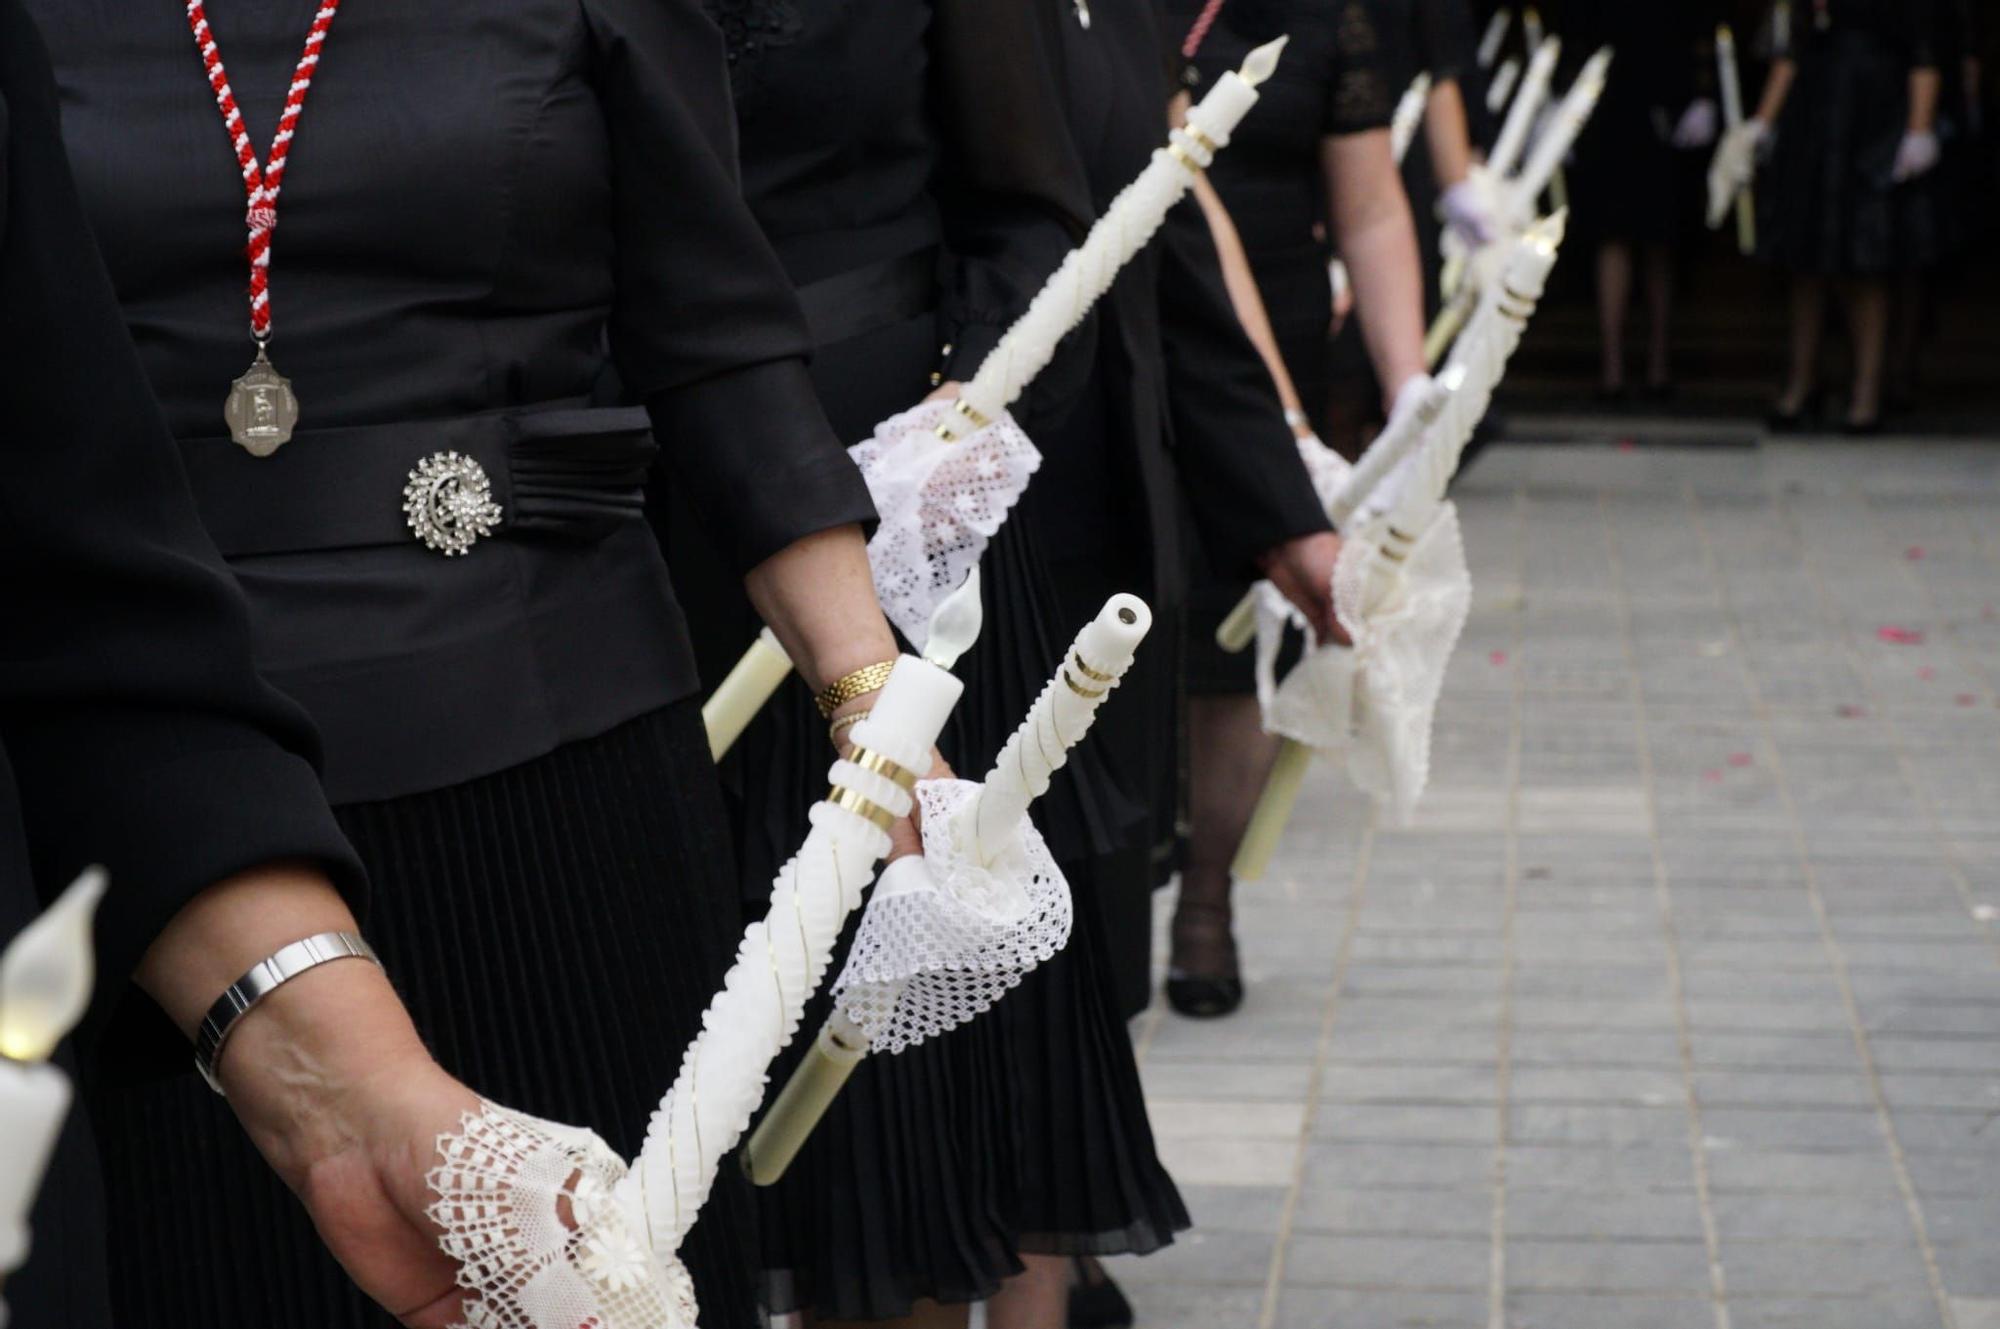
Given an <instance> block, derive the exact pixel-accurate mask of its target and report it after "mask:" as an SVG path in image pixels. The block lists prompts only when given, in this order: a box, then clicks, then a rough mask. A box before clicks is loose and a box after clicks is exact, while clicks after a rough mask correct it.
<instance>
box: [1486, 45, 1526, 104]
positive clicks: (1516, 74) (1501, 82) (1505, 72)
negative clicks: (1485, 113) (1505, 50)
mask: <svg viewBox="0 0 2000 1329" xmlns="http://www.w3.org/2000/svg"><path fill="white" fill-rule="evenodd" d="M1520 77H1521V62H1520V61H1519V60H1516V59H1515V58H1514V57H1513V56H1511V55H1510V56H1508V57H1507V58H1506V59H1505V60H1504V61H1502V62H1501V65H1500V68H1499V69H1498V70H1496V71H1495V72H1494V75H1493V82H1492V83H1491V84H1490V85H1489V86H1488V87H1487V89H1486V109H1487V110H1489V111H1494V112H1497V111H1499V109H1500V108H1501V107H1503V106H1505V105H1506V104H1507V99H1508V98H1509V97H1511V96H1513V95H1514V83H1515V81H1516V80H1518V79H1519V78H1520Z"/></svg>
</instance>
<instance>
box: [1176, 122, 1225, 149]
mask: <svg viewBox="0 0 2000 1329" xmlns="http://www.w3.org/2000/svg"><path fill="white" fill-rule="evenodd" d="M1181 132H1182V133H1183V134H1186V135H1187V136H1188V137H1189V138H1191V139H1193V140H1194V141H1195V142H1196V143H1199V144H1200V145H1201V150H1202V151H1203V152H1205V153H1207V154H1208V155H1209V156H1211V157H1213V156H1214V155H1215V154H1216V153H1218V152H1221V151H1222V147H1221V145H1220V144H1218V143H1217V142H1216V141H1215V140H1214V139H1212V138H1210V137H1209V136H1208V135H1206V134H1204V133H1202V132H1201V127H1200V126H1199V125H1191V124H1184V125H1182V126H1181Z"/></svg>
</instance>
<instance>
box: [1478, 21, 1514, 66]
mask: <svg viewBox="0 0 2000 1329" xmlns="http://www.w3.org/2000/svg"><path fill="white" fill-rule="evenodd" d="M1513 21H1514V11H1513V10H1511V9H1496V10H1494V11H1493V17H1492V18H1490V19H1488V20H1486V31H1485V32H1484V33H1482V34H1481V35H1480V38H1479V67H1480V68H1481V69H1491V68H1493V62H1494V61H1495V60H1498V59H1499V58H1500V43H1502V42H1504V41H1506V40H1507V25H1508V24H1510V23H1512V22H1513Z"/></svg>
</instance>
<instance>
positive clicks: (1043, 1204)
mask: <svg viewBox="0 0 2000 1329" xmlns="http://www.w3.org/2000/svg"><path fill="white" fill-rule="evenodd" d="M980 571H981V584H982V588H983V593H984V605H985V614H986V620H985V626H984V629H983V630H982V632H981V634H980V641H979V645H978V646H977V647H975V648H974V650H973V651H972V652H971V653H969V655H968V656H967V658H966V659H965V660H964V661H962V662H961V664H960V667H959V672H960V674H961V676H962V677H964V679H965V681H966V692H965V698H964V700H963V702H961V703H960V706H959V708H958V710H957V712H956V713H955V714H954V715H953V717H952V721H951V724H950V726H949V727H948V729H947V731H946V733H945V735H944V737H943V739H942V740H941V744H940V745H941V747H942V748H943V750H944V753H945V756H946V758H947V759H948V760H949V761H950V762H951V763H952V765H953V768H954V769H956V770H957V771H958V772H959V773H960V774H962V775H965V776H966V777H967V778H971V779H978V778H980V777H982V776H983V775H984V774H985V772H986V770H987V768H988V767H989V766H990V764H991V763H992V760H993V758H994V756H995V754H996V753H997V752H998V751H999V749H1000V747H1001V745H1002V744H1003V743H1004V742H1005V741H1006V738H1007V736H1008V735H1009V734H1011V733H1012V731H1013V729H1014V726H1016V725H1017V724H1019V722H1020V720H1021V718H1022V717H1023V716H1025V715H1026V714H1027V712H1028V707H1029V706H1030V705H1031V704H1032V703H1033V701H1034V698H1035V696H1036V695H1037V694H1038V693H1039V692H1040V690H1041V687H1042V684H1043V683H1045V682H1047V680H1048V677H1049V675H1050V673H1051V672H1052V671H1053V670H1054V668H1055V666H1056V664H1057V663H1058V662H1059V661H1060V659H1061V657H1062V654H1063V650H1064V648H1065V647H1066V646H1067V645H1068V643H1069V638H1070V636H1071V635H1072V634H1073V633H1074V631H1075V630H1076V629H1077V628H1080V627H1081V626H1082V623H1081V621H1079V622H1077V623H1074V624H1060V625H1059V620H1060V618H1061V617H1062V614H1061V611H1060V610H1059V609H1057V608H1056V607H1055V606H1057V605H1059V604H1060V603H1061V601H1060V599H1059V597H1058V596H1057V595H1056V593H1055V591H1054V590H1053V588H1052V586H1051V584H1050V581H1049V578H1048V575H1047V573H1046V570H1045V569H1044V567H1043V565H1042V563H1041V560H1040V558H1039V556H1038V553H1037V551H1036V549H1035V546H1034V542H1033V536H1032V533H1031V531H1030V529H1029V527H1028V525H1027V524H1026V523H1024V522H1022V521H1021V520H1019V516H1018V514H1017V517H1016V519H1015V520H1013V521H1010V522H1009V523H1008V524H1007V525H1006V526H1005V527H1003V528H1001V531H1000V533H999V534H998V536H996V537H995V539H994V541H993V543H992V544H991V546H989V548H988V550H987V553H986V557H985V559H984V560H983V562H982V565H981V569H980ZM757 728H758V729H760V730H762V731H763V732H762V733H761V734H760V735H756V736H752V735H746V736H745V742H746V744H754V745H755V746H752V747H749V748H747V749H746V756H748V755H749V754H751V753H755V754H756V759H753V760H746V761H745V762H744V764H743V780H744V786H743V787H744V788H745V790H746V803H745V807H744V809H743V812H744V816H745V818H746V822H747V823H748V824H747V825H746V826H745V828H744V839H743V844H744V846H745V855H746V861H750V860H753V859H755V858H757V857H758V856H760V855H764V856H768V855H772V854H774V853H775V846H777V845H780V844H785V843H792V844H796V843H797V840H798V838H799V837H800V836H802V835H803V833H804V821H803V816H802V813H803V809H804V807H805V806H806V803H807V801H809V800H810V799H811V798H817V797H819V796H821V795H822V794H823V793H824V790H825V778H824V772H825V768H826V765H827V761H828V757H827V749H826V747H825V741H826V740H825V727H824V725H823V723H822V722H820V721H819V720H818V719H817V717H815V716H813V715H812V714H811V712H810V710H809V709H808V708H806V707H805V706H804V705H803V704H802V702H801V701H800V700H799V698H798V697H794V698H793V699H792V700H791V701H790V702H788V703H786V704H785V705H784V706H783V707H777V706H774V707H772V708H770V709H769V710H768V711H767V713H766V715H765V716H763V717H762V718H760V720H759V722H758V725H757ZM800 771H811V772H812V774H811V775H810V776H807V777H803V780H804V783H799V782H800V781H801V779H802V777H801V775H800V774H799V772H800ZM788 779H789V780H791V781H792V782H793V787H792V789H791V792H790V796H789V798H787V797H786V790H785V788H784V782H785V781H786V780H788ZM793 809H796V810H793ZM1151 821H1152V818H1151V816H1150V810H1149V809H1148V808H1147V807H1146V806H1145V803H1144V801H1143V798H1140V799H1134V798H1133V797H1131V796H1129V795H1128V794H1127V793H1126V792H1125V791H1124V789H1123V788H1122V787H1121V784H1120V782H1119V781H1118V780H1117V779H1115V778H1113V776H1112V775H1111V773H1110V771H1109V769H1108V767H1107V765H1106V763H1105V757H1104V754H1103V752H1102V751H1101V750H1099V748H1098V747H1097V746H1095V745H1092V744H1085V745H1083V746H1082V747H1079V748H1078V749H1076V750H1075V751H1074V753H1073V754H1072V759H1071V762H1070V764H1069V766H1068V767H1066V768H1065V769H1064V771H1063V772H1062V773H1060V774H1059V775H1058V776H1057V779H1056V781H1055V784H1054V786H1053V787H1052V788H1051V789H1050V791H1049V793H1048V794H1047V795H1046V796H1044V798H1043V799H1042V800H1040V801H1039V802H1038V803H1037V804H1036V822H1037V824H1038V825H1039V826H1041V827H1042V829H1043V831H1044V833H1045V834H1046V835H1047V837H1048V840H1049V843H1050V845H1051V847H1052V849H1053V850H1054V852H1055V854H1056V856H1057V857H1058V859H1059V860H1061V861H1063V862H1064V863H1065V864H1066V865H1067V864H1070V863H1074V864H1077V865H1078V866H1077V867H1076V868H1074V869H1069V870H1071V871H1072V873H1073V879H1072V880H1073V885H1075V884H1076V883H1077V882H1081V883H1082V887H1083V890H1085V891H1088V890H1090V889H1091V880H1090V875H1089V874H1090V871H1091V869H1092V866H1093V865H1094V864H1096V863H1097V862H1098V861H1099V860H1101V859H1104V858H1107V857H1115V856H1120V855H1121V854H1122V858H1121V861H1130V857H1131V855H1130V853H1129V850H1130V848H1131V846H1132V845H1133V844H1134V843H1135V842H1136V843H1138V844H1140V845H1142V846H1143V844H1144V841H1145V838H1146V835H1147V832H1148V828H1149V827H1150V824H1151ZM769 866H775V864H769ZM749 884H750V885H751V887H752V889H753V890H754V888H755V886H756V884H757V883H756V881H755V879H754V877H753V878H752V880H751V881H750V883H749ZM1094 908H1095V907H1094V905H1090V906H1087V905H1086V903H1085V899H1084V898H1083V897H1081V896H1080V898H1079V901H1078V913H1079V915H1083V914H1085V913H1086V912H1091V913H1094ZM1103 948H1104V937H1103V935H1102V932H1101V930H1099V929H1098V928H1097V927H1096V926H1095V925H1091V926H1084V925H1082V924H1081V923H1080V924H1079V926H1078V929H1077V932H1076V935H1075V936H1074V937H1073V938H1072V940H1071V942H1070V945H1069V947H1068V948H1067V949H1066V950H1064V951H1062V952H1060V953H1058V954H1057V955H1056V957H1055V958H1054V959H1052V960H1050V961H1048V962H1047V963H1045V964H1043V965H1041V966H1040V967H1039V968H1037V969H1036V970H1035V971H1034V972H1032V973H1031V974H1029V975H1028V977H1027V979H1026V980H1025V981H1024V983H1023V984H1022V986H1021V987H1019V988H1017V989H1016V990H1015V991H1014V992H1013V993H1011V994H1009V995H1008V996H1007V997H1006V998H1004V999H1003V1000H1002V1001H1001V1002H1000V1004H999V1005H998V1006H997V1007H996V1008H995V1009H994V1010H993V1011H991V1012H989V1013H987V1014H986V1015H983V1016H981V1017H980V1018H978V1019H976V1020H973V1021H972V1022H970V1023H969V1024H966V1025H963V1026H961V1027H960V1028H958V1029H955V1030H953V1031H952V1032H951V1033H949V1034H946V1035H943V1036H941V1037H939V1038H935V1039H932V1040H930V1041H928V1042H926V1043H922V1044H919V1045H918V1046H916V1047H914V1048H911V1049H909V1050H907V1051H905V1052H902V1053H899V1054H896V1055H894V1056H872V1057H869V1058H868V1059H867V1060H865V1061H863V1062H862V1063H861V1065H860V1067H859V1068H858V1069H857V1070H856V1071H855V1073H854V1076H853V1078H852V1079H850V1080H849V1081H848V1083H847V1087H846V1089H845V1090H843V1091H842V1094H841V1096H840V1098H839V1099H838V1100H836V1102H835V1104H834V1106H833V1108H832V1110H831V1111H830V1112H829V1113H828V1115H827V1117H826V1119H825V1120H823V1121H822V1122H821V1124H820V1126H819V1127H818V1129H817V1130H815V1132H814V1133H813V1136H812V1137H811V1139H810V1140H809V1141H808V1142H807V1144H806V1146H805V1148H804V1149H803V1150H802V1151H801V1152H800V1155H799V1157H798V1160H797V1161H796V1162H795V1163H794V1164H793V1165H792V1167H791V1169H790V1170H789V1171H787V1173H786V1174H785V1176H784V1178H783V1180H781V1181H780V1182H779V1183H778V1184H777V1185H776V1186H773V1187H770V1188H769V1189H768V1190H765V1191H763V1192H761V1193H760V1198H761V1200H762V1204H761V1206H760V1210H761V1218H762V1235H763V1241H764V1258H765V1265H766V1275H765V1299H766V1305H767V1306H768V1308H769V1309H770V1310H771V1311H772V1312H773V1313H785V1312H790V1311H795V1310H806V1309H810V1310H811V1311H813V1312H814V1313H815V1314H816V1315H818V1316H819V1317H820V1318H822V1319H839V1320H880V1319H892V1318H895V1317H898V1316H902V1315H905V1314H907V1313H908V1312H909V1311H910V1309H911V1307H912V1305H913V1304H914V1303H915V1302H916V1301H918V1300H919V1299H930V1300H936V1301H944V1302H965V1301H973V1300H978V1299H981V1298H984V1297H987V1296H990V1295H992V1293H993V1292H995V1291H996V1290H997V1289H998V1288H999V1286H1000V1283H1001V1282H1002V1280H1004V1279H1005V1278H1007V1277H1008V1276H1009V1275H1011V1274H1013V1273H1016V1272H1018V1271H1019V1270H1020V1268H1021V1264H1020V1259H1019V1257H1020V1256H1021V1255H1022V1254H1024V1253H1046V1254H1058V1253H1067V1252H1071V1251H1091V1252H1101V1253H1106V1254H1109V1253H1117V1252H1125V1251H1133V1252H1146V1251H1151V1250H1155V1249H1157V1248H1158V1247H1160V1246H1163V1245H1165V1244H1166V1243H1167V1242H1169V1241H1171V1240H1172V1239H1173V1234H1174V1233H1175V1232H1176V1231H1178V1230H1180V1229H1182V1228H1184V1227H1185V1226H1186V1225H1187V1214H1186V1210H1185V1209H1184V1208H1183V1207H1182V1205H1181V1202H1180V1196H1179V1194H1178V1192H1176V1191H1175V1190H1174V1186H1173V1183H1172V1181H1171V1180H1170V1179H1169V1178H1168V1176H1167V1174H1166V1171H1165V1169H1164V1168H1163V1167H1162V1166H1161V1165H1160V1162H1159V1159H1158V1157H1157V1156H1156V1155H1155V1153H1154V1149H1153V1139H1152V1133H1151V1130H1150V1128H1149V1127H1148V1125H1147V1121H1146V1109H1145V1101H1144V1097H1143V1095H1142V1093H1141V1091H1140V1086H1139V1079H1138V1072H1137V1068H1136V1065H1135V1063H1134V1061H1133V1055H1132V1047H1131V1043H1130V1040H1129V1039H1128V1037H1127V1034H1126V1031H1125V1027H1124V1024H1123V1021H1122V1020H1121V1018H1120V1015H1119V1012H1118V1008H1117V998H1116V994H1115V992H1114V991H1113V990H1112V988H1111V985H1110V983H1109V980H1108V970H1109V966H1108V964H1107V962H1106V960H1105V958H1104V954H1103ZM838 968H839V966H838V963H836V965H835V967H834V970H833V972H836V973H837V972H838ZM828 1010H829V1003H828V1001H827V999H826V997H825V996H824V994H822V996H821V998H820V999H819V1000H818V1001H817V1002H815V1003H814V1004H813V1006H812V1007H811V1009H810V1011H809V1013H808V1016H807V1019H806V1023H805V1028H807V1029H809V1030H816V1029H817V1028H818V1027H819V1025H820V1023H821V1022H823V1021H824V1019H825V1018H826V1014H827V1012H828ZM804 1042H805V1040H804V1039H803V1038H802V1039H801V1040H800V1047H801V1048H803V1046H804ZM797 1055H798V1050H797V1049H795V1050H794V1053H793V1056H792V1057H790V1058H788V1059H787V1062H786V1072H785V1073H788V1072H789V1067H790V1066H791V1065H792V1064H795V1062H796V1057H797ZM779 1082H781V1080H780V1081H779Z"/></svg>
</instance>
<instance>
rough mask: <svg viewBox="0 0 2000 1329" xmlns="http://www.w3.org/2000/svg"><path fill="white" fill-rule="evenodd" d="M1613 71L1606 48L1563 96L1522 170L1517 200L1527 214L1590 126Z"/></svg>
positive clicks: (1580, 73) (1588, 64)
mask: <svg viewBox="0 0 2000 1329" xmlns="http://www.w3.org/2000/svg"><path fill="white" fill-rule="evenodd" d="M1610 68H1611V48H1610V47H1609V46H1607V47H1605V48H1604V49H1603V50H1601V51H1599V52H1598V53H1597V54H1595V55H1593V56H1591V57H1590V59H1588V60H1586V61H1585V62H1584V65H1583V69H1582V70H1581V71H1580V72H1579V73H1578V74H1577V76H1576V82H1575V83H1572V84H1571V85H1570V89H1569V91H1568V92H1567V93H1565V94H1564V96H1563V99H1562V101H1561V103H1560V104H1558V105H1557V107H1556V111H1555V114H1554V115H1553V116H1552V117H1551V118H1550V120H1549V127H1548V129H1547V130H1546V131H1545V132H1544V133H1543V134H1542V137H1541V141H1540V142H1538V143H1536V144H1535V150H1534V152H1533V153H1532V154H1531V155H1530V156H1529V157H1528V164H1527V165H1526V166H1525V167H1523V168H1522V170H1521V177H1520V180H1519V182H1518V183H1517V184H1516V185H1515V194H1514V197H1515V199H1516V200H1517V207H1518V208H1519V209H1520V211H1521V213H1522V214H1524V215H1532V214H1533V212H1534V207H1535V202H1534V201H1535V200H1536V199H1538V198H1540V197H1541V196H1542V191H1543V190H1544V189H1547V188H1548V186H1549V180H1550V178H1551V177H1553V176H1554V175H1555V173H1556V170H1557V169H1558V168H1559V167H1561V165H1562V163H1563V158H1565V157H1567V156H1569V150H1570V148H1572V147H1573V146H1575V144H1576V136H1577V135H1578V134H1580V133H1582V132H1583V127H1584V126H1585V125H1586V124H1588V123H1590V114H1591V112H1592V111H1595V110H1596V109H1597V99H1598V97H1600V96H1601V95H1603V92H1604V80H1605V76H1606V74H1607V73H1608V71H1609V70H1610Z"/></svg>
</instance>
